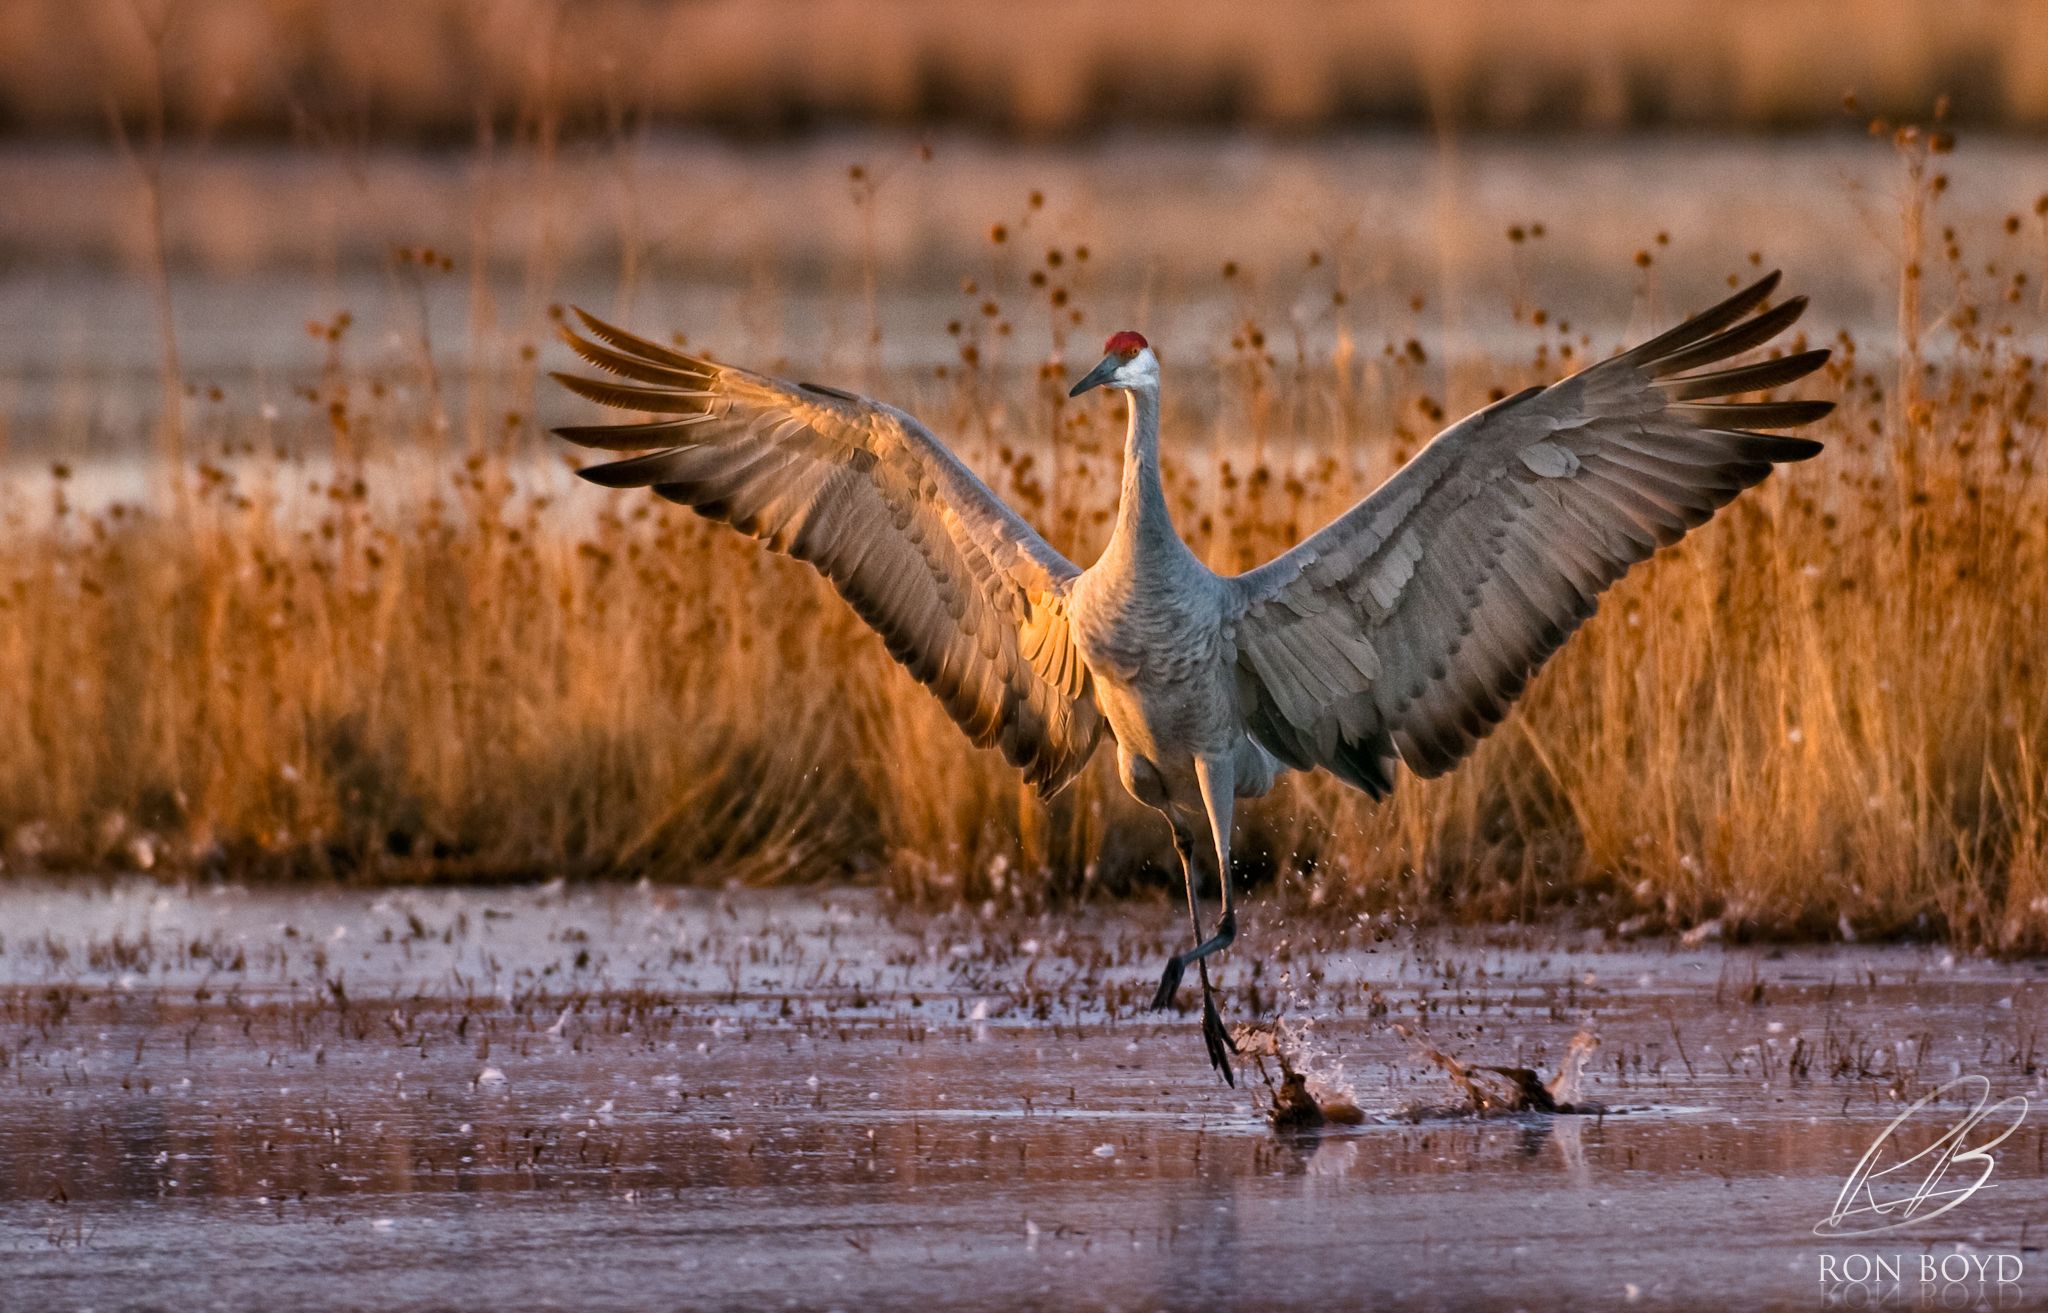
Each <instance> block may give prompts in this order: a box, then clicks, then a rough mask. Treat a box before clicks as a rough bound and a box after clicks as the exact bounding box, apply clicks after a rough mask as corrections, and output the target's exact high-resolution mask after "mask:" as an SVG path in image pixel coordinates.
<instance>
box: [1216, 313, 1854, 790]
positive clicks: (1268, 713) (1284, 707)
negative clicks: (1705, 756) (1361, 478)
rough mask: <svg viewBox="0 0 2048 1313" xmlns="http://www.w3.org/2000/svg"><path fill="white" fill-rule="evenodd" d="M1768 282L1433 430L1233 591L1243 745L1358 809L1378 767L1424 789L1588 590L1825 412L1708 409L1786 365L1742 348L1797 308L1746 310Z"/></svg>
mask: <svg viewBox="0 0 2048 1313" xmlns="http://www.w3.org/2000/svg"><path fill="white" fill-rule="evenodd" d="M1777 281H1778V275H1777V274H1775V273H1773V274H1771V275H1770V276H1768V277H1766V278H1764V279H1763V280H1761V281H1760V282H1758V283H1756V284H1755V285H1754V286H1751V287H1749V288H1746V289H1744V290H1743V291H1740V292H1738V293H1736V294H1735V295H1734V296H1732V297H1730V298H1729V299H1728V300H1726V301H1724V302H1722V303H1721V304H1720V305H1717V306H1715V307H1714V308H1713V309H1711V310H1707V311H1704V312H1703V313H1701V314H1699V315H1697V316H1695V317H1694V318H1692V319H1689V320H1687V321H1686V322H1685V323H1683V324H1681V325H1679V326H1678V327H1677V328H1674V329H1672V330H1671V331H1670V332H1668V333H1665V334H1664V335H1662V336H1661V337H1658V338H1655V339H1653V340H1651V341H1648V342H1645V343H1643V344H1642V345H1641V346H1638V347H1636V348H1634V349H1633V350H1631V351H1628V352H1625V353H1623V354H1622V355H1619V356H1615V357H1612V358H1611V359H1608V360H1604V361H1602V362H1600V363H1599V364H1597V365H1594V366H1592V367H1591V368H1588V369H1586V370H1584V371H1582V372H1580V373H1578V374H1575V375H1573V376H1572V377H1570V378H1567V379H1564V380H1562V381H1560V382H1557V383H1554V384H1552V385H1551V386H1549V387H1545V388H1530V389H1529V390H1528V391H1526V392H1523V393H1520V394H1519V395H1517V396H1512V397H1509V398H1507V399H1506V400H1504V401H1501V402H1498V403H1496V404H1495V405H1492V406H1489V407H1487V408H1486V409H1485V410H1482V411H1480V412H1479V413H1477V414H1475V415H1472V416H1470V417H1469V418H1467V419H1464V420H1461V421H1460V422H1458V423H1457V424H1454V425H1452V426H1451V427H1450V428H1448V429H1446V430H1444V432H1442V433H1441V434H1439V435H1438V436H1437V437H1436V439H1435V440H1434V441H1432V442H1431V443H1430V444H1429V445H1428V446H1427V447H1426V448H1424V449H1423V450H1422V452H1421V453H1420V454H1418V455H1417V456H1416V457H1415V459H1414V460H1412V461H1410V462H1409V463H1408V464H1407V465H1405V466H1403V467H1402V468H1401V469H1400V470H1399V471H1398V472H1397V473H1395V475H1394V476H1393V477H1392V478H1391V479H1389V480H1387V482H1386V483H1385V484H1383V485H1382V486H1381V487H1380V488H1379V489H1378V490H1377V491H1376V492H1374V493H1373V494H1372V495H1371V496H1369V497H1367V498H1366V499H1365V500H1364V501H1362V502H1360V503H1359V504H1358V505H1357V506H1355V507H1353V508H1352V509H1351V510H1350V511H1348V512H1346V513H1345V514H1344V515H1342V516H1340V517H1339V518H1338V519H1337V520H1336V521H1334V522H1333V523H1331V524H1330V525H1329V526H1328V527H1326V528H1324V529H1322V530H1321V531H1319V532H1318V533H1316V534H1315V535H1313V536H1312V537H1310V538H1308V539H1307V540H1306V541H1304V542H1302V543H1301V544H1300V545H1299V546H1297V547H1295V548H1294V549H1293V550H1291V551H1289V552H1288V553H1286V554H1285V555H1284V556H1281V557H1279V558H1278V559H1276V560H1274V561H1271V562H1269V563H1268V564H1266V565H1263V566H1260V567H1259V568H1258V569H1256V570H1253V571H1251V572H1249V573H1247V574H1244V575H1240V576H1239V577H1238V579H1237V580H1236V584H1237V587H1238V590H1239V601H1240V605H1241V607H1242V613H1241V615H1240V617H1239V619H1238V622H1237V630H1236V635H1235V638H1236V644H1237V653H1238V658H1237V661H1238V684H1239V700H1240V704H1241V705H1242V706H1243V708H1244V712H1245V716H1246V721H1247V725H1248V727H1249V729H1250V732H1251V734H1252V736H1253V737H1254V738H1256V739H1257V740H1258V741H1259V742H1260V743H1261V744H1262V745H1264V746H1265V748H1266V749H1267V750H1268V751H1270V752H1272V753H1273V754H1274V755H1275V756H1277V757H1279V758H1280V759H1281V760H1282V761H1285V762H1287V763H1288V764H1289V765H1292V766H1295V767H1297V768H1300V769H1310V768H1312V767H1315V766H1319V765H1320V766H1324V767H1327V768H1328V769H1329V770H1331V771H1332V772H1334V773H1335V774H1336V775H1338V776H1339V777H1340V778H1342V779H1344V780H1346V781H1347V782H1349V783H1351V784H1353V785H1356V786H1357V787H1359V788H1362V789H1365V790H1366V791H1367V792H1369V793H1371V794H1372V795H1373V796H1375V797H1381V796H1384V795H1385V794H1386V793H1387V792H1388V791H1389V790H1391V789H1392V788H1393V774H1392V770H1391V767H1392V764H1393V761H1394V759H1395V758H1396V756H1398V757H1399V758H1400V759H1401V760H1403V761H1405V762H1407V763H1408V766H1409V767H1410V769H1412V770H1414V771H1415V772H1416V773H1417V774H1418V775H1424V776H1433V775H1441V774H1443V773H1444V772H1445V771H1447V770H1449V769H1450V768H1451V767H1452V766H1454V765H1456V764H1457V763H1458V761H1460V760H1461V759H1463V758H1464V757H1465V756H1466V754H1468V753H1470V752H1471V751H1472V749H1473V747H1474V746H1475V745H1476V744H1477V743H1478V741H1479V740H1480V739H1481V738H1482V737H1484V736H1485V735H1486V734H1487V733H1488V732H1489V731H1490V730H1491V729H1492V728H1493V727H1494V726H1495V725H1496V724H1498V723H1499V722H1500V720H1501V719H1502V717H1504V716H1505V715H1506V714H1507V708H1508V706H1509V704H1511V703H1512V702H1513V701H1514V700H1515V698H1516V697H1517V696H1518V695H1519V694H1520V693H1521V691H1522V688H1523V686H1524V685H1525V684H1526V683H1527V682H1528V679H1529V677H1530V675H1532V674H1533V673H1534V672H1535V670H1536V668H1537V667H1538V666H1540V665H1541V664H1542V663H1543V662H1544V660H1545V659H1547V658H1548V657H1549V656H1550V654H1551V653H1552V652H1555V651H1556V650H1557V648H1558V647H1559V645H1561V644H1562V643H1563V642H1564V640H1565V639H1566V638H1567V637H1569V636H1570V635H1571V633H1572V631H1573V630H1575V629H1577V628H1578V626H1579V625H1580V624H1581V623H1582V622H1583V621H1584V620H1585V619H1586V617H1588V616H1590V615H1591V614H1592V613H1593V608H1594V605H1595V602H1596V600H1597V599H1598V597H1599V595H1600V593H1601V592H1602V591H1604V590H1605V589H1606V588H1607V586H1608V585H1609V584H1611V583H1613V582H1614V581H1615V580H1616V579H1618V578H1620V577H1621V575H1622V574H1623V573H1624V572H1625V571H1627V570H1628V568H1629V567H1630V566H1631V565H1634V564H1635V563H1636V562H1638V561H1641V560H1643V559H1645V558H1646V557H1648V556H1650V555H1651V553H1653V552H1655V551H1656V550H1657V549H1658V548H1660V547H1666V546H1669V545H1670V544H1672V543H1675V542H1677V541H1678V540H1679V538H1680V537H1682V536H1683V535H1684V534H1685V533H1686V532H1687V531H1688V530H1690V529H1694V528H1697V527H1698V526H1700V525H1701V524H1704V523H1706V521H1707V520H1708V518H1710V517H1711V516H1712V515H1713V513H1714V512H1715V511H1716V510H1718V509H1720V508H1721V507H1722V506H1724V505H1726V504H1727V503H1728V501H1729V500H1730V499H1732V498H1733V497H1734V496H1735V494H1736V493H1738V492H1740V491H1741V490H1742V489H1744V488H1747V487H1749V486H1750V485H1751V484H1754V483H1757V482H1759V481H1760V480H1762V479H1763V478H1764V477H1765V476H1766V475H1768V474H1769V473H1770V472H1771V468H1772V466H1773V464H1775V463H1777V462H1780V461H1797V460H1805V459H1807V458H1808V457H1810V456H1813V455H1815V454H1817V453H1818V452H1819V451H1820V449H1821V448H1820V444H1819V443H1817V442H1810V441H1807V440H1805V439H1802V438H1787V437H1776V436H1771V435H1766V434H1762V433H1757V432H1753V431H1751V430H1754V429H1777V428H1790V427H1793V426H1795V425H1799V424H1805V423H1808V422H1810V421H1812V420H1815V419H1818V418H1820V417H1821V416H1822V415H1825V414H1827V413H1828V411H1830V410H1831V409H1833V407H1834V403H1832V402H1828V401H1753V402H1728V401H1710V400H1708V399H1710V398H1723V397H1729V396H1733V395H1736V394H1740V393H1744V392H1754V391H1762V390H1765V389H1770V388H1775V387H1779V386H1781V385H1783V384H1786V383H1790V382H1792V381H1794V380H1796V379H1799V378H1802V377H1804V376H1805V375H1807V374H1809V373H1811V372H1812V371H1814V370H1815V369H1818V368H1819V367H1820V366H1821V364H1822V363H1823V362H1825V361H1826V359H1827V355H1828V353H1827V352H1826V351H1805V352H1801V353H1799V354H1796V355H1789V356H1784V357H1781V358H1779V359H1775V360H1766V361H1763V362H1760V363H1757V364H1751V365H1743V366H1737V367H1734V368H1728V369H1720V370H1715V371H1712V372H1694V371H1699V370H1702V369H1703V368H1704V367H1706V366H1709V365H1713V364H1715V363H1716V362H1719V361H1723V360H1726V359H1728V358H1730V357H1732V356H1735V355H1738V354H1740V353H1742V352H1745V351H1748V350H1750V349H1752V348H1754V347H1757V346H1761V345H1762V344H1763V343H1765V342H1768V341H1769V340H1770V339H1772V338H1773V337H1775V336H1777V335H1778V334H1779V333H1780V332H1782V331H1783V330H1784V329H1785V328H1786V327H1787V326H1788V325H1790V324H1791V323H1792V321H1793V320H1795V319H1797V318H1798V317H1799V314H1800V312H1801V310H1803V309H1804V307H1805V304H1806V303H1805V299H1804V298H1794V299H1792V300H1789V301H1786V302H1785V303H1784V304H1782V305H1779V306H1777V307H1775V308H1773V309H1769V310H1764V311H1763V312H1761V313H1752V312H1754V311H1756V310H1757V309H1758V307H1760V306H1762V305H1763V304H1764V303H1765V301H1766V300H1767V299H1768V298H1769V296H1770V293H1771V291H1772V290H1773V288H1775V287H1776V285H1777Z"/></svg>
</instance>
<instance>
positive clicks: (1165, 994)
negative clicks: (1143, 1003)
mask: <svg viewBox="0 0 2048 1313" xmlns="http://www.w3.org/2000/svg"><path fill="white" fill-rule="evenodd" d="M1187 969H1188V968H1187V963H1185V962H1183V961H1181V960H1180V959H1179V958H1177V957H1170V958H1168V959H1166V973H1165V974H1164V975H1162V976H1160V977H1159V992H1158V993H1156V994H1154V995H1153V996H1152V1010H1153V1011H1155V1012H1157V1011H1159V1010H1161V1009H1163V1008H1170V1007H1172V1006H1173V996H1174V995H1175V994H1177V993H1179V992H1180V978H1181V976H1182V975H1184V974H1186V972H1187Z"/></svg>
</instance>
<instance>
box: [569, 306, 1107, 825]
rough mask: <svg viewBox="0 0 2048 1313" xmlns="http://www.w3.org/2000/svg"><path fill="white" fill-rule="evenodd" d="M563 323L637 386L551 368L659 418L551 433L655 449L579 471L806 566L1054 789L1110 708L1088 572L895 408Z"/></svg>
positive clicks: (603, 365)
mask: <svg viewBox="0 0 2048 1313" xmlns="http://www.w3.org/2000/svg"><path fill="white" fill-rule="evenodd" d="M577 313H578V315H579V316H580V317H581V319H582V321H583V326H584V329H585V330H586V332H587V333H588V334H589V336H590V338H591V339H595V340H586V339H585V338H583V337H579V336H578V335H577V334H576V333H574V332H572V331H570V330H569V329H567V328H566V327H565V328H564V329H563V331H562V336H563V337H564V338H565V339H566V340H567V341H568V343H569V345H570V346H571V347H573V348H574V349H575V351H576V353H577V354H578V355H580V356H582V357H583V358H584V359H585V360H587V361H589V362H590V363H591V364H593V365H596V366H597V367H599V368H600V369H603V370H606V371H608V372H609V373H611V374H613V375H615V376H617V377H618V378H620V379H624V380H629V381H628V382H618V383H615V382H611V381H609V380H604V379H592V378H581V377H577V376H574V375H569V374H556V375H554V378H555V379H556V380H557V381H558V382H560V383H561V384H562V385H563V386H564V387H567V388H568V389H570V390H571V391H572V392H576V393H578V394H579V395H582V396H585V397H588V398H590V399H591V400H593V401H597V402H601V403H603V404H604V405H607V406H616V407H619V408H621V409H624V410H636V411H643V412H647V413H650V414H653V415H656V416H658V417H659V418H657V419H654V420H652V421H651V422H645V423H633V424H610V425H596V426H577V427H569V428H560V429H556V430H555V432H556V433H557V434H558V435H559V436H561V437H564V438H567V439H568V440H569V441H571V442H575V443H580V444H581V445H583V446H586V447H602V448H608V449H611V450H615V451H642V450H648V449H650V448H658V450H652V451H650V452H649V454H647V455H643V456H636V457H634V458H632V459H630V460H622V461H617V462H614V463H612V464H609V465H598V466H595V467H593V468H590V469H586V470H583V471H581V474H582V476H583V477H584V478H586V479H588V480H590V481H591V482H592V483H597V484H602V485H603V486H605V487H608V488H633V487H652V488H653V489H654V490H655V492H657V493H659V494H660V495H661V496H663V497H666V498H668V499H669V500H670V501H675V502H681V503H682V504H683V505H685V506H688V507H690V508H692V509H693V510H695V511H696V512H697V513H698V514H700V515H703V516H705V517H707V518H709V519H713V520H719V521H722V522H724V523H726V524H730V525H731V526H733V527H734V528H736V529H738V530H740V532H742V533H746V534H750V535H752V536H753V537H755V538H758V539H760V540H761V541H762V542H764V543H766V544H768V546H769V547H771V548H773V549H774V550H776V551H779V552H787V553H788V554H789V555H791V556H794V557H796V558H798V559H799V560H802V561H807V562H809V563H810V564H811V565H812V566H814V567H816V568H817V570H818V572H819V573H821V574H823V575H824V576H825V577H826V578H827V579H829V580H831V582H832V585H833V587H835V588H836V589H838V590H839V595H840V596H841V597H844V598H845V599H846V600H847V601H848V602H850V603H851V604H852V605H853V609H854V610H856V611H858V612H859V613H860V616H861V618H862V619H863V620H865V621H867V622H868V624H869V625H871V626H873V627H874V629H875V630H876V631H877V632H879V633H880V634H881V635H882V637H883V639H884V640H885V641H886V642H887V644H888V647H889V654H890V655H891V656H893V657H895V658H896V660H897V661H899V662H901V663H902V664H903V665H904V666H905V667H906V668H907V669H908V670H909V671H910V673H911V674H912V675H915V676H916V677H917V678H918V680H920V681H921V682H922V683H924V684H925V685H926V686H927V687H929V688H930V689H931V690H932V692H934V693H935V694H937V695H938V697H939V700H940V701H941V702H943V703H944V704H945V707H946V710H947V711H948V712H949V713H951V715H952V717H953V719H954V720H955V721H957V722H959V725H960V727H961V728H962V729H963V730H965V731H966V732H967V735H968V737H969V738H971V739H973V740H974V742H975V743H977V744H980V745H982V746H984V747H987V746H991V745H993V746H996V747H1000V748H1001V749H1002V751H1003V755H1004V756H1005V757H1007V758H1008V759H1009V760H1010V761H1011V762H1012V763H1013V764H1015V765H1017V766H1021V767H1023V769H1024V773H1025V775H1026V776H1027V777H1028V778H1029V779H1030V780H1031V781H1032V782H1033V783H1034V784H1037V785H1038V786H1039V787H1040V788H1041V789H1043V790H1045V791H1046V792H1047V793H1052V792H1055V791H1057V790H1058V789H1059V788H1061V787H1062V786H1063V785H1065V784H1066V783H1067V782H1068V781H1070V780H1071V779H1073V777H1074V776H1075V775H1076V774H1077V773H1079V771H1080V770H1081V768H1082V767H1083V766H1085V765H1086V764H1087V762H1088V758H1089V755H1090V754H1091V753H1092V752H1093V751H1094V750H1095V744H1096V741H1097V739H1099V738H1100V737H1101V733H1102V718H1101V715H1100V713H1098V712H1097V710H1096V706H1095V697H1094V692H1093V690H1092V689H1091V687H1090V685H1089V680H1088V671H1087V668H1086V667H1085V666H1084V665H1083V664H1082V662H1081V657H1080V653H1079V652H1077V651H1076V650H1075V648H1074V644H1073V642H1072V639H1071V637H1070V636H1069V633H1068V629H1067V616H1066V600H1067V592H1068V588H1069V586H1070V585H1071V583H1072V581H1073V580H1074V578H1075V577H1076V576H1077V575H1078V574H1079V573H1080V571H1079V570H1078V569H1076V568H1075V566H1074V565H1073V563H1072V562H1070V561H1068V560H1067V559H1066V557H1064V556H1062V555H1060V554H1059V553H1058V552H1057V551H1055V550H1054V549H1053V548H1052V547H1051V546H1050V545H1049V544H1048V543H1047V542H1046V541H1045V540H1044V539H1043V538H1041V537H1039V535H1038V534H1037V533H1036V532H1035V531H1034V530H1033V529H1032V528H1031V526H1030V525H1028V524H1026V523H1025V522H1024V521H1023V519H1022V518H1020V517H1019V516H1018V515H1017V514H1016V513H1015V512H1013V511H1012V510H1011V509H1010V508H1009V507H1008V506H1005V505H1004V504H1003V502H1002V500H1001V499H1000V498H998V497H997V496H996V495H995V493H993V492H991V491H990V490H989V488H988V486H987V485H986V484H984V483H983V482H982V481H981V480H980V479H978V478H976V477H975V476H974V472H973V471H972V470H970V469H968V468H967V466H966V465H964V464H962V463H961V461H960V460H959V458H958V457H956V456H954V455H953V453H952V452H950V451H948V450H947V449H946V448H945V446H944V444H942V443H941V442H940V441H939V440H938V439H937V438H935V437H933V436H932V434H931V433H930V432H929V431H928V430H926V429H925V428H924V426H923V425H921V424H919V423H918V422H917V421H916V420H914V419H912V418H911V417H910V416H908V415H906V414H904V413H903V412H902V411H899V410H895V409H893V408H891V407H889V406H884V405H880V404H878V403H876V402H872V401H867V400H864V399H862V398H860V397H856V396H852V395H851V394H849V393H845V392H840V391H838V390H836V389H833V388H824V387H817V386H814V385H812V384H808V383H785V382H783V381H781V380H779V379H773V378H766V377H763V376H762V375H759V374H753V373H749V372H747V371H746V370H743V369H735V368H733V367H731V366H729V365H718V364H713V363H712V362H710V361H708V360H702V359H699V358H697V357H694V356H688V355H684V354H682V353H681V352H678V351H673V350H670V349H669V348H667V347H664V346H660V345H658V344H656V343H653V342H649V341H646V340H645V339H643V338H639V337H635V336H633V335H632V334H630V333H627V332H624V331H623V330H621V329H617V328H614V327H612V326H611V325H609V324H606V323H603V322H601V321H599V320H597V319H594V318H592V317H591V316H589V315H586V314H582V312H581V311H578V312H577Z"/></svg>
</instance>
